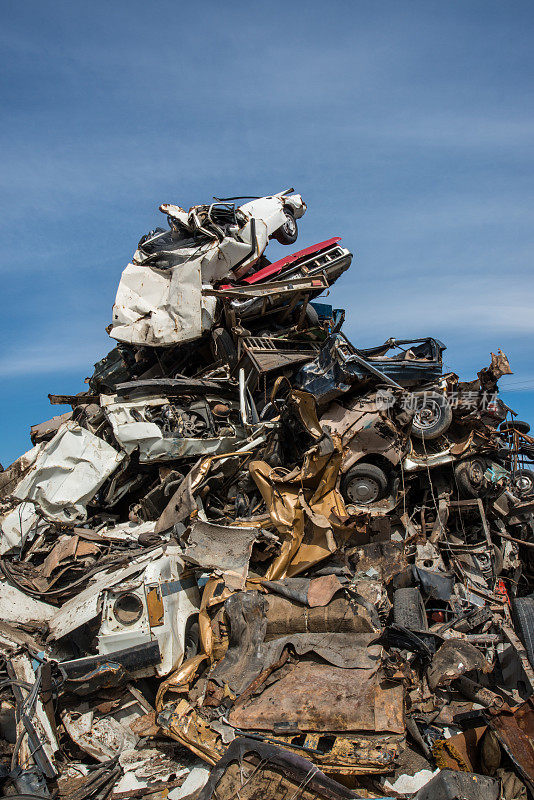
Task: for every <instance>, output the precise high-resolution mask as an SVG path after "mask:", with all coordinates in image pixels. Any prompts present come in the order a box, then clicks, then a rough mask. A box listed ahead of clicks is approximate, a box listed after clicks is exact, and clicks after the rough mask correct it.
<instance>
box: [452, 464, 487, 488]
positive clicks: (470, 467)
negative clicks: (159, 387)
mask: <svg viewBox="0 0 534 800" xmlns="http://www.w3.org/2000/svg"><path fill="white" fill-rule="evenodd" d="M487 468H488V464H487V462H486V460H485V459H483V458H469V459H467V460H466V461H461V462H460V463H459V464H457V465H456V466H455V468H454V477H455V478H456V484H457V486H458V489H459V490H460V493H461V494H462V495H463V496H464V497H482V495H484V494H485V493H486V492H487V489H488V486H487V481H486V478H485V477H484V473H485V472H486V470H487Z"/></svg>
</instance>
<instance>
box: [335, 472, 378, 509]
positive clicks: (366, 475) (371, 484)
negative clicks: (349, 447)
mask: <svg viewBox="0 0 534 800" xmlns="http://www.w3.org/2000/svg"><path fill="white" fill-rule="evenodd" d="M387 487H388V479H387V476H386V474H385V472H383V471H382V470H381V469H380V467H375V465H374V464H361V463H360V464H355V466H354V467H351V469H349V471H348V472H347V473H346V475H344V476H343V478H342V480H341V493H342V495H343V497H344V499H345V500H346V501H347V502H349V503H356V504H357V505H368V504H369V503H376V502H377V500H381V499H382V498H383V497H384V495H385V494H386V490H387Z"/></svg>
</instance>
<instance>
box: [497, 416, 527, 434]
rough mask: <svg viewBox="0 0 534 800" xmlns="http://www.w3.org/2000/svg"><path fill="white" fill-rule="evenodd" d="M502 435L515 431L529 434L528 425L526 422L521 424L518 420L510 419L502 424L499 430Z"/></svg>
mask: <svg viewBox="0 0 534 800" xmlns="http://www.w3.org/2000/svg"><path fill="white" fill-rule="evenodd" d="M499 430H501V431H502V432H503V433H508V432H509V431H517V433H529V431H530V425H529V424H528V422H523V421H522V420H520V419H512V420H509V421H507V422H502V423H501V427H500V429H499Z"/></svg>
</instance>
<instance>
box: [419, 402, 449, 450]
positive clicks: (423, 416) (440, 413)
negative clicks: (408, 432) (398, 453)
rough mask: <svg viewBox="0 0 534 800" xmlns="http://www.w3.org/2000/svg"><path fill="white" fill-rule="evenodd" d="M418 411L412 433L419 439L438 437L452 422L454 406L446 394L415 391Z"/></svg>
mask: <svg viewBox="0 0 534 800" xmlns="http://www.w3.org/2000/svg"><path fill="white" fill-rule="evenodd" d="M414 394H415V398H416V411H415V415H414V418H413V421H412V435H413V436H415V437H416V438H417V439H427V440H430V439H437V438H438V436H441V435H442V434H443V433H445V431H446V430H447V429H448V428H449V426H450V424H451V422H452V408H451V405H450V403H449V401H448V400H447V398H446V397H445V395H444V394H440V393H439V392H415V393H414Z"/></svg>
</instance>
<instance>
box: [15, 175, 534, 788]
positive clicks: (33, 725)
mask: <svg viewBox="0 0 534 800" xmlns="http://www.w3.org/2000/svg"><path fill="white" fill-rule="evenodd" d="M236 201H239V202H241V205H237V204H236ZM160 210H161V211H162V212H163V213H164V214H165V215H166V216H167V221H168V228H167V229H163V228H158V229H156V230H154V231H151V232H150V233H149V234H147V235H146V236H143V237H142V239H141V241H140V242H139V244H138V247H137V250H136V251H135V254H134V256H133V259H132V262H131V263H130V264H129V265H128V266H127V267H126V269H125V270H124V272H123V275H122V277H121V279H120V283H119V288H118V292H117V297H116V301H115V305H114V307H113V321H112V323H111V325H110V327H109V329H108V330H109V334H110V336H112V337H113V338H114V339H115V340H116V341H117V342H118V344H117V345H116V347H115V348H114V349H113V350H112V351H111V352H110V353H109V354H108V355H107V356H106V357H105V358H103V359H102V360H101V361H99V362H98V363H97V364H96V365H95V370H94V372H93V374H92V376H91V377H90V378H88V379H87V384H88V387H87V389H86V391H82V392H80V393H79V394H77V395H75V396H66V395H57V394H56V395H50V400H51V403H52V404H54V405H67V406H70V409H71V410H68V411H66V412H65V413H62V414H60V415H59V416H58V415H56V416H54V417H52V419H50V420H49V421H45V422H41V423H39V424H37V425H33V426H32V427H31V431H30V437H31V442H32V445H33V447H32V449H30V450H29V451H28V452H27V453H25V454H24V455H22V456H21V457H20V458H19V459H17V461H15V462H14V463H13V464H12V465H11V466H9V467H8V468H7V469H5V470H3V471H2V472H0V527H1V538H0V583H1V589H0V653H1V667H0V669H1V681H0V781H1V784H2V792H3V794H4V796H6V797H7V796H12V797H13V798H14V799H15V798H17V797H24V798H26V797H33V798H40V799H42V800H46V799H47V798H58V799H61V800H63V799H64V800H85V798H93V799H94V800H108V799H111V800H126V798H137V799H139V800H141V798H146V799H147V800H164V799H165V798H169V800H186V798H196V799H197V800H208V798H213V799H214V800H215V799H217V800H225V799H227V800H231V799H232V800H233V798H241V800H246V798H251V800H252V798H259V797H262V798H280V800H284V799H287V798H291V799H293V798H309V799H310V800H311V799H312V798H321V799H323V798H324V799H325V800H346V798H350V797H365V798H379V797H385V796H387V797H392V796H394V797H415V798H418V799H419V800H426V798H440V799H441V798H443V800H449V798H450V800H454V798H465V799H466V800H478V799H479V798H485V800H488V798H495V800H497V798H504V799H505V800H519V799H520V798H527V797H533V796H534V710H533V706H532V703H533V700H534V569H533V567H534V561H533V548H534V471H533V470H532V466H531V464H532V461H533V460H534V437H531V436H530V428H529V425H528V424H527V423H526V422H521V421H519V420H517V419H516V415H515V413H514V411H513V410H512V409H510V408H508V407H507V406H506V405H505V404H504V403H503V402H502V400H501V399H500V397H499V393H498V382H499V379H500V378H501V377H502V376H503V375H506V374H510V372H511V370H510V365H509V363H508V359H507V358H506V356H505V355H504V353H502V352H501V351H498V353H497V354H495V353H492V354H491V362H490V365H489V367H486V368H483V369H481V370H480V372H479V373H478V375H477V377H476V378H474V379H473V380H471V381H461V380H460V379H459V377H458V376H457V375H455V374H454V373H452V372H444V365H443V351H444V350H445V345H444V344H443V343H442V342H440V341H439V340H437V339H434V338H432V337H428V336H427V337H424V336H423V337H421V338H419V339H414V340H406V339H397V338H388V339H387V340H386V341H385V342H384V343H383V344H381V345H378V346H376V347H372V348H359V347H357V346H356V345H355V344H353V343H351V342H350V341H349V339H348V338H347V336H346V335H345V334H344V333H343V332H342V326H343V322H344V318H345V312H344V311H343V310H341V309H335V308H332V306H330V305H328V304H327V303H326V302H325V301H324V299H319V297H320V295H321V294H322V293H323V292H324V291H325V290H327V289H328V288H329V287H330V286H332V284H333V283H334V282H335V281H336V280H337V278H338V277H339V276H340V275H342V274H343V273H344V272H345V271H346V270H347V269H348V268H349V266H350V263H351V259H352V255H351V253H350V252H349V251H348V250H347V249H346V248H344V247H343V246H342V245H341V244H340V239H339V238H338V237H334V238H331V239H329V240H327V241H323V242H320V243H318V244H316V245H313V246H311V247H307V248H305V249H303V250H300V251H299V252H297V253H294V254H292V255H290V256H288V257H286V258H283V259H281V260H279V261H276V262H274V263H271V262H270V261H268V259H267V258H266V256H265V251H266V248H267V245H268V243H269V240H270V239H271V238H275V239H277V240H278V241H279V242H281V243H282V244H286V245H290V244H293V243H294V242H295V241H296V239H297V234H298V231H297V222H296V220H297V219H299V218H301V217H302V216H303V215H304V213H305V211H306V205H305V203H304V201H303V200H302V198H301V197H300V195H298V194H294V193H293V190H291V189H290V190H288V191H285V192H280V193H278V194H276V195H273V196H271V197H261V198H229V199H216V200H215V201H214V202H213V203H211V204H207V205H199V206H194V207H193V208H191V209H190V210H189V211H188V212H186V211H184V210H183V209H182V208H180V207H178V206H176V205H172V204H163V205H162V206H161V207H160ZM422 333H424V332H422Z"/></svg>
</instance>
